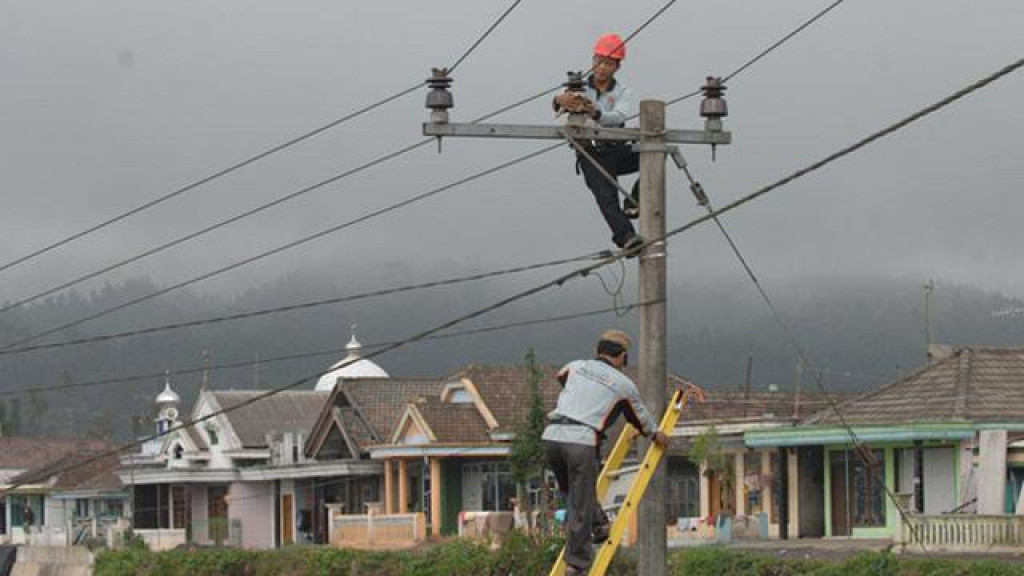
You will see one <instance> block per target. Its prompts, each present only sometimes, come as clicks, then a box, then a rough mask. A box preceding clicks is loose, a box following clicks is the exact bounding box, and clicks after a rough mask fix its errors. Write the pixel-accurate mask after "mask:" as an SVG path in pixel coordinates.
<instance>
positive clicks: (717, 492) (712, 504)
mask: <svg viewBox="0 0 1024 576" xmlns="http://www.w3.org/2000/svg"><path fill="white" fill-rule="evenodd" d="M707 475H708V512H709V513H710V514H711V517H712V518H714V517H716V516H718V515H719V514H720V513H721V512H722V486H721V485H720V484H719V483H718V474H715V473H714V472H711V471H710V470H709V471H708V472H707Z"/></svg>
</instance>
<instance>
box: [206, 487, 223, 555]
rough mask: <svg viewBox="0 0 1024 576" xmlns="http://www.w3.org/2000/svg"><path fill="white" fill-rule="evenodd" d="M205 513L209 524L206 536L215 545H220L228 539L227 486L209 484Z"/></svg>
mask: <svg viewBox="0 0 1024 576" xmlns="http://www.w3.org/2000/svg"><path fill="white" fill-rule="evenodd" d="M206 490H207V492H206V495H207V496H206V497H207V499H208V500H207V510H206V511H207V515H208V518H209V522H210V526H209V530H208V534H207V537H208V538H209V539H210V541H211V542H213V543H215V544H216V545H217V546H222V545H223V544H224V542H225V541H226V540H227V539H228V502H227V500H226V499H225V498H224V497H225V496H227V495H228V489H227V486H210V487H209V488H207V489H206Z"/></svg>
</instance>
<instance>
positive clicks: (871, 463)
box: [834, 449, 885, 528]
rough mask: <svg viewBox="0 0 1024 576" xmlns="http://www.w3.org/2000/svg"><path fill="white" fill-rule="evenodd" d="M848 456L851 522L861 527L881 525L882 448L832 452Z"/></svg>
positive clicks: (882, 487)
mask: <svg viewBox="0 0 1024 576" xmlns="http://www.w3.org/2000/svg"><path fill="white" fill-rule="evenodd" d="M835 457H838V458H840V459H842V458H844V457H845V458H848V459H849V460H848V462H849V470H850V472H849V474H850V478H849V483H848V484H847V485H848V486H849V487H850V489H849V490H848V494H847V496H848V501H849V502H850V507H851V510H850V516H851V520H852V522H851V523H852V525H853V526H856V527H861V528H870V527H876V526H885V454H884V452H883V451H882V450H867V449H865V450H863V451H848V452H847V453H846V454H845V455H843V453H842V452H838V453H835V455H834V458H835Z"/></svg>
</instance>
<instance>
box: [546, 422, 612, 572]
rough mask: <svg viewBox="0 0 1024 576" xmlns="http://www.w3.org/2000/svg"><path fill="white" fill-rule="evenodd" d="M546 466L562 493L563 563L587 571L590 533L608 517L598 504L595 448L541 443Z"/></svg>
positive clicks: (591, 552)
mask: <svg viewBox="0 0 1024 576" xmlns="http://www.w3.org/2000/svg"><path fill="white" fill-rule="evenodd" d="M544 451H545V452H546V454H547V461H548V467H549V468H551V471H552V472H554V474H555V479H556V480H558V490H559V491H561V492H562V493H564V494H565V501H566V514H565V562H566V564H569V565H572V566H575V567H577V568H583V569H586V568H589V567H590V563H591V561H592V560H593V557H594V551H593V548H592V543H591V534H592V532H593V530H594V527H595V526H599V525H601V524H604V523H607V522H608V518H607V517H606V516H605V515H604V510H602V509H601V504H600V503H599V502H598V501H597V497H596V495H595V493H594V488H595V486H596V484H597V474H598V459H597V455H598V449H597V448H596V447H594V446H584V445H583V444H565V443H562V442H547V441H545V442H544Z"/></svg>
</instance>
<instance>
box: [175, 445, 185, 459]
mask: <svg viewBox="0 0 1024 576" xmlns="http://www.w3.org/2000/svg"><path fill="white" fill-rule="evenodd" d="M184 451H185V449H184V448H182V447H181V444H175V445H174V451H173V455H174V459H175V460H181V454H182V453H183V452H184Z"/></svg>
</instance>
